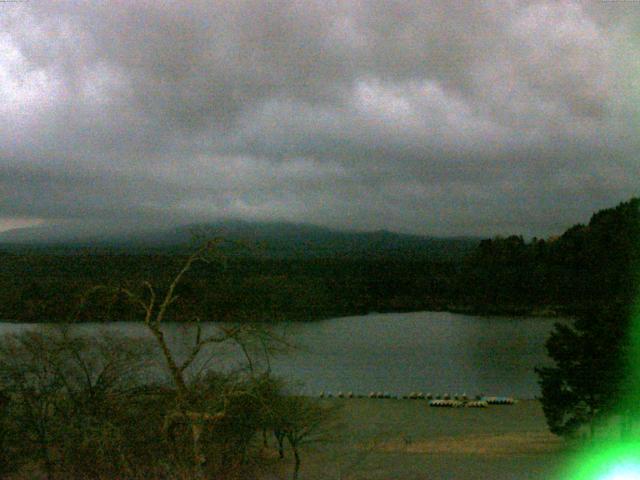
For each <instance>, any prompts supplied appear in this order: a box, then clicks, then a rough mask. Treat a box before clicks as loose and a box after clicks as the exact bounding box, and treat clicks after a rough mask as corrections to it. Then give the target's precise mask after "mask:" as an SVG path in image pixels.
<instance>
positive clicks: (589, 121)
mask: <svg viewBox="0 0 640 480" xmlns="http://www.w3.org/2000/svg"><path fill="white" fill-rule="evenodd" d="M623 3H624V2H600V3H599V5H592V4H588V3H587V2H569V1H566V2H557V1H553V2H552V1H548V2H538V1H531V2H514V1H508V0H504V1H498V0H496V1H485V2H479V1H469V2H455V5H451V4H450V3H449V2H424V1H422V2H419V1H407V0H403V1H397V2H389V1H386V2H376V1H368V2H356V1H349V2H347V1H337V0H336V1H316V2H313V1H308V2H294V1H270V2H266V1H260V2H258V1H229V2H155V1H153V2H152V1H136V2H133V1H132V2H123V1H120V2H104V3H98V2H82V3H81V2H28V3H24V4H6V5H2V6H1V7H0V31H1V32H3V33H0V192H1V193H2V197H1V198H0V218H14V217H15V218H23V219H24V218H34V219H36V218H39V219H44V220H46V221H64V220H70V219H73V220H75V221H77V222H87V224H89V223H91V222H95V221H96V219H97V218H100V219H102V221H104V222H106V223H109V224H113V225H114V226H115V225H116V224H119V223H128V224H136V223H139V224H158V223H160V222H166V223H179V222H188V221H198V220H208V219H212V218H216V217H220V216H242V217H247V218H261V219H271V218H273V219H287V220H293V221H306V222H314V223H322V224H327V225H331V226H338V227H347V228H360V229H362V228H390V229H396V230H403V231H412V232H420V233H427V234H440V235H445V234H481V235H494V234H497V233H511V232H515V233H524V234H532V235H547V234H551V233H555V232H559V231H561V230H562V229H563V228H565V227H566V226H568V225H570V224H572V223H574V222H576V221H578V220H582V221H584V220H587V219H588V216H589V214H590V212H591V211H592V210H594V209H597V208H602V207H605V206H608V205H611V204H614V203H616V202H618V201H620V200H623V199H625V198H627V197H629V196H631V195H633V194H634V193H635V192H636V191H637V186H638V185H637V181H636V180H635V179H637V178H638V173H640V172H639V168H638V162H637V160H636V157H635V152H636V151H637V150H638V148H637V147H638V146H639V145H638V143H640V142H638V140H637V138H636V137H637V135H636V131H637V127H638V119H639V113H640V112H638V105H639V103H638V100H640V98H639V95H638V92H639V91H640V90H639V89H640V78H639V75H638V74H639V73H640V55H639V54H638V53H637V52H638V49H637V48H632V47H633V46H634V45H635V46H637V45H638V37H637V34H636V32H637V31H638V30H637V29H636V28H634V27H635V26H636V25H637V19H638V18H639V17H640V6H638V5H628V4H626V5H625V4H623ZM0 226H1V225H0Z"/></svg>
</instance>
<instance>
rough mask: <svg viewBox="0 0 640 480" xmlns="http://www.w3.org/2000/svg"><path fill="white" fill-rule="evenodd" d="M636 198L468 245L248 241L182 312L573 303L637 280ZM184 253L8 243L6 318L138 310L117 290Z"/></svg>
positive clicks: (497, 309) (178, 314)
mask: <svg viewBox="0 0 640 480" xmlns="http://www.w3.org/2000/svg"><path fill="white" fill-rule="evenodd" d="M637 206H638V200H637V199H632V200H630V201H629V202H625V203H623V204H621V205H619V206H618V207H616V208H612V209H607V210H602V211H600V212H597V213H596V214H594V215H593V216H592V218H591V220H590V221H589V223H588V224H586V225H580V224H579V225H575V226H573V227H571V228H569V229H568V230H567V231H565V232H564V233H563V234H562V235H560V236H557V237H552V238H547V239H538V238H534V239H531V240H528V241H527V240H525V239H524V238H523V237H522V236H517V235H513V236H509V237H503V238H501V237H496V238H493V239H486V240H483V241H481V242H480V243H479V245H478V246H477V247H476V248H475V249H474V250H473V251H472V253H471V254H469V255H467V256H465V257H459V258H449V259H444V260H443V259H428V258H425V257H424V256H419V257H415V258H412V257H411V256H394V255H392V254H390V255H388V256H382V257H381V256H375V257H371V258H367V257H366V256H359V257H357V258H354V257H349V256H331V254H329V253H328V254H327V256H326V257H322V258H297V259H291V258H264V257H260V256H256V255H251V254H250V253H249V254H247V255H245V256H234V257H228V258H227V259H226V261H225V263H224V264H221V263H218V264H204V265H197V266H196V267H194V269H193V272H192V273H191V275H190V276H189V278H188V279H185V281H184V282H183V284H181V285H180V289H179V290H180V292H179V293H180V295H179V301H178V302H177V304H176V305H175V306H174V309H173V310H172V312H171V314H170V315H171V318H172V319H174V320H178V321H180V320H184V319H188V318H192V317H193V316H194V315H195V316H199V317H200V318H202V319H206V320H212V321H242V320H264V319H269V320H289V321H301V320H302V321H305V320H313V319H318V318H327V317H335V316H346V315H358V314H366V313H369V312H389V311H412V310H413V311H416V310H450V311H456V312H467V313H472V314H508V315H519V314H522V315H530V314H547V315H549V314H551V315H573V314H576V313H578V312H579V311H580V310H581V308H583V306H584V305H585V304H588V303H602V302H605V301H609V299H611V298H612V296H625V295H627V296H628V295H629V292H625V290H628V289H629V288H633V287H632V286H633V285H634V281H635V278H631V277H630V276H631V275H635V274H636V273H637V272H636V270H634V269H629V268H628V267H629V265H632V264H634V262H635V261H636V256H637V248H635V246H636V245H637V242H636V241H635V238H636V237H635V235H636V234H637V225H636V223H635V222H637V217H636V215H637V214H636V213H635V212H637ZM185 258H186V255H184V254H181V253H175V252H174V253H171V254H169V253H165V254H162V253H156V254H147V255H145V254H133V253H130V254H127V253H122V252H120V253H109V252H105V251H97V252H95V251H76V252H74V253H72V254H64V255H62V254H55V253H46V252H43V251H39V252H34V253H24V252H23V253H7V252H5V253H4V254H2V253H0V319H2V320H10V321H17V322H42V321H45V322H48V321H52V322H55V321H67V320H68V319H69V318H72V317H73V318H75V319H76V320H83V321H88V320H91V321H117V320H131V319H133V318H135V315H136V313H135V312H134V311H132V309H131V306H130V305H129V303H128V302H127V299H126V298H125V297H124V296H123V295H122V294H121V293H120V294H113V293H112V292H111V293H110V294H109V295H104V292H102V293H101V294H95V295H93V296H91V297H90V298H87V297H86V292H87V291H88V290H89V289H90V288H91V287H92V286H93V285H95V284H107V285H110V286H112V287H121V288H130V287H131V286H132V285H135V284H139V283H140V282H141V281H144V280H145V279H149V278H154V279H158V280H161V281H167V280H168V279H169V277H170V276H171V272H173V271H174V270H175V268H176V267H177V266H178V265H180V264H181V263H182V262H184V260H185ZM80 303H81V305H82V308H80V309H79V308H78V305H79V304H80Z"/></svg>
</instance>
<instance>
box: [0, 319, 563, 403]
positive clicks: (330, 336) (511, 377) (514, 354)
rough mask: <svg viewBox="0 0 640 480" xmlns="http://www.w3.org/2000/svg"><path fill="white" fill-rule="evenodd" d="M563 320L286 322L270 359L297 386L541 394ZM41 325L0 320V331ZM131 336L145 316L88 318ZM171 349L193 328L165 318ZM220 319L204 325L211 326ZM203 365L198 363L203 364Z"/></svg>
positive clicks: (225, 350)
mask: <svg viewBox="0 0 640 480" xmlns="http://www.w3.org/2000/svg"><path fill="white" fill-rule="evenodd" d="M556 321H557V319H549V318H528V317H517V318H509V317H475V316H469V315H460V314H453V313H448V312H414V313H389V314H370V315H365V316H356V317H344V318H337V319H329V320H322V321H315V322H309V323H296V324H288V325H286V326H282V327H280V328H281V329H283V330H284V331H286V334H287V335H288V337H289V339H290V341H292V342H293V343H294V344H295V346H296V348H295V349H294V350H293V351H292V352H290V353H288V354H287V355H286V356H278V357H276V358H274V359H273V360H272V361H271V366H272V370H273V371H274V372H275V373H276V374H278V375H280V376H283V377H284V378H286V379H287V380H289V381H290V382H292V383H293V384H294V385H295V386H294V387H293V388H294V389H295V390H296V391H298V392H301V393H304V394H309V395H317V394H319V392H321V391H326V392H332V393H333V394H335V393H337V392H338V391H343V392H348V391H352V392H354V393H361V394H367V393H368V392H370V391H382V392H389V393H391V394H397V395H402V394H407V393H410V392H413V391H416V392H423V393H425V394H426V393H433V394H444V393H449V394H451V395H453V394H456V393H457V394H462V393H466V394H467V395H470V396H472V395H476V394H479V393H484V394H487V395H510V396H514V397H518V398H534V397H535V396H537V395H539V387H538V385H537V377H536V375H535V372H534V371H533V369H534V367H535V366H538V365H544V364H549V359H548V358H547V356H546V353H545V349H544V342H545V340H546V339H547V337H548V335H549V333H550V331H551V330H552V328H553V324H554V323H555V322H556ZM36 327H37V325H31V324H30V325H24V324H10V323H3V324H0V334H2V333H8V332H16V331H20V330H24V329H31V328H36ZM76 328H78V330H79V331H81V332H85V333H89V334H93V333H97V332H98V331H101V330H106V331H110V332H118V333H122V334H123V335H125V336H127V337H131V338H144V337H147V336H148V333H147V332H146V330H145V327H144V325H142V324H139V323H124V322H123V323H114V324H109V325H106V326H105V325H103V324H82V325H79V326H78V327H76ZM166 328H167V332H168V337H169V338H170V339H171V342H172V346H173V348H175V349H177V351H180V352H184V351H186V348H187V346H186V345H187V344H188V342H189V341H190V339H191V338H193V337H192V332H191V331H190V330H188V329H187V328H185V327H184V326H182V325H178V324H168V325H166ZM212 329H215V325H214V324H207V325H205V326H204V330H205V331H210V330H212ZM216 348H217V350H216V353H217V357H216V359H215V360H214V361H213V362H208V363H207V365H217V366H220V365H223V366H224V368H226V369H231V368H234V367H236V366H238V365H239V363H240V361H241V359H242V356H241V353H240V351H239V350H238V349H237V348H234V347H232V346H231V345H227V346H225V347H216ZM203 367H204V365H202V364H201V365H198V366H196V368H203Z"/></svg>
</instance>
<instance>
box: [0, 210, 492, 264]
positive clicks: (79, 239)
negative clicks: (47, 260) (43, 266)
mask: <svg viewBox="0 0 640 480" xmlns="http://www.w3.org/2000/svg"><path fill="white" fill-rule="evenodd" d="M194 232H200V233H203V234H204V235H206V236H214V235H215V236H222V237H224V238H225V239H226V240H229V241H231V243H232V244H233V243H234V242H236V243H242V244H244V245H247V246H248V248H239V247H236V250H235V253H237V254H243V252H245V254H247V255H249V256H253V255H259V256H265V257H269V258H322V257H350V258H351V257H356V258H357V257H371V256H372V257H396V256H401V257H404V258H421V259H424V258H431V259H440V260H445V259H446V260H451V259H458V258H461V257H463V256H465V255H466V254H468V253H470V252H471V251H473V249H474V248H475V247H476V246H477V245H478V244H479V241H480V239H476V238H470V237H469V238H466V237H456V238H438V237H428V236H420V235H408V234H402V233H394V232H389V231H386V230H379V231H374V232H352V231H351V232H350V231H341V230H333V229H329V228H326V227H320V226H316V225H309V224H297V223H287V222H249V221H242V220H224V221H219V222H215V223H209V224H194V225H186V226H180V227H176V228H171V229H164V230H149V231H144V232H134V233H127V232H125V233H121V234H117V235H113V234H111V235H103V236H91V235H86V234H85V235H83V234H81V233H73V232H70V231H67V230H66V229H65V228H64V227H61V226H38V227H28V228H21V229H14V230H10V231H7V232H2V233H0V249H3V250H10V251H11V250H25V249H28V250H33V249H36V250H46V251H55V252H58V253H73V252H74V251H77V250H79V249H86V248H95V249H116V250H118V251H134V252H140V251H145V250H171V251H174V250H177V249H183V248H185V247H187V246H189V245H190V244H191V242H192V239H193V233H194ZM228 248H231V249H232V250H233V248H234V247H228Z"/></svg>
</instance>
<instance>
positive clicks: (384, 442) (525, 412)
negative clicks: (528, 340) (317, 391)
mask: <svg viewBox="0 0 640 480" xmlns="http://www.w3.org/2000/svg"><path fill="white" fill-rule="evenodd" d="M328 402H330V403H332V404H336V405H337V404H339V405H340V406H341V408H340V410H339V414H337V419H336V423H337V426H338V428H337V431H338V432H339V433H338V434H337V435H334V438H333V439H332V440H330V441H328V442H322V443H318V444H315V445H314V444H310V445H308V446H307V448H306V451H305V452H304V453H305V455H304V457H303V461H302V469H301V476H300V477H301V479H309V480H311V479H354V480H355V479H368V480H375V479H407V480H409V479H412V480H413V479H415V480H417V479H421V480H423V479H430V480H436V479H457V480H465V479H475V480H477V479H485V478H486V479H505V480H506V479H509V480H520V479H554V478H557V472H558V470H559V468H560V467H562V465H563V464H565V463H566V460H567V459H568V458H569V456H570V452H571V449H570V448H568V446H567V445H566V444H565V443H564V442H563V441H562V440H561V439H559V438H558V437H556V436H554V435H552V434H551V433H549V432H548V430H547V427H546V424H545V419H544V415H543V413H542V409H541V407H540V404H539V403H538V402H537V401H534V400H525V401H521V402H519V403H517V404H516V405H513V406H491V407H489V408H486V409H472V408H458V409H451V408H433V407H429V406H428V402H426V401H420V400H391V399H386V400H379V399H368V398H367V399H333V400H330V401H328ZM285 475H286V472H285V471H283V472H282V477H283V478H285Z"/></svg>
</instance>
